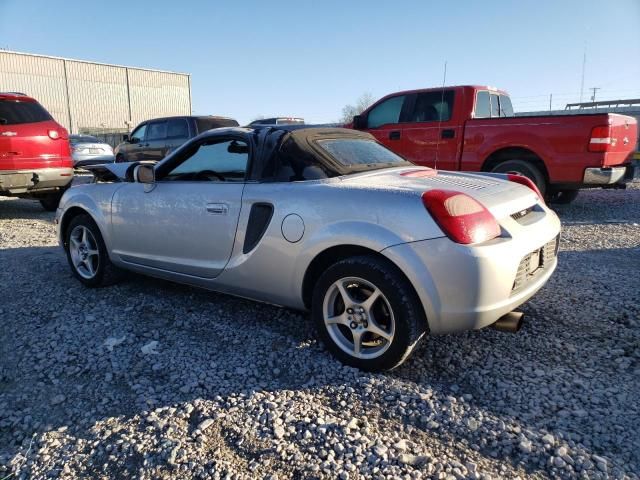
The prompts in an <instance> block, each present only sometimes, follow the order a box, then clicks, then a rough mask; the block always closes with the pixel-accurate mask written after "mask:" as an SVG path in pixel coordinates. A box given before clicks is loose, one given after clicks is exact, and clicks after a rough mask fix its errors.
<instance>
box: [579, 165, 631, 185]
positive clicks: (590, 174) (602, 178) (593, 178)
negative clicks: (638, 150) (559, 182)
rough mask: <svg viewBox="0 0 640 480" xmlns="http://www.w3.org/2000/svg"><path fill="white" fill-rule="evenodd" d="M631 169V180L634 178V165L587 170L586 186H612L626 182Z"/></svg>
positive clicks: (585, 175)
mask: <svg viewBox="0 0 640 480" xmlns="http://www.w3.org/2000/svg"><path fill="white" fill-rule="evenodd" d="M629 169H630V170H631V178H633V165H625V166H621V167H605V168H597V167H595V168H586V169H585V171H584V178H583V182H584V184H585V185H612V184H614V183H618V182H620V181H622V180H624V179H625V178H626V177H627V176H628V175H629V173H628V170H629Z"/></svg>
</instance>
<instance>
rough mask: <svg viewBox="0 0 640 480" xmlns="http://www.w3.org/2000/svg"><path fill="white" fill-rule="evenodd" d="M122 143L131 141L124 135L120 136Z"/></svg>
mask: <svg viewBox="0 0 640 480" xmlns="http://www.w3.org/2000/svg"><path fill="white" fill-rule="evenodd" d="M122 141H123V142H130V141H131V140H130V139H129V135H128V134H126V133H125V134H124V135H122Z"/></svg>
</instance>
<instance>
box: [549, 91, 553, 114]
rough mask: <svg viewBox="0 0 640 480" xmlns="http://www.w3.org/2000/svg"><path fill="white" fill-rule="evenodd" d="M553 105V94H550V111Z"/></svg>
mask: <svg viewBox="0 0 640 480" xmlns="http://www.w3.org/2000/svg"><path fill="white" fill-rule="evenodd" d="M552 103H553V93H550V94H549V111H551V104H552Z"/></svg>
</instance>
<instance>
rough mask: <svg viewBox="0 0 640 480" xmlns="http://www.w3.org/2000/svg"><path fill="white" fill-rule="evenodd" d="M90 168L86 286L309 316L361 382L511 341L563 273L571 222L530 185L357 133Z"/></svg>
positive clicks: (303, 130)
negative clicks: (444, 341) (422, 351)
mask: <svg viewBox="0 0 640 480" xmlns="http://www.w3.org/2000/svg"><path fill="white" fill-rule="evenodd" d="M89 168H90V169H91V170H92V172H93V174H94V177H95V178H94V182H93V183H91V184H86V185H79V186H76V187H73V188H71V189H69V190H68V191H67V192H66V193H65V194H64V196H63V198H62V200H61V202H60V206H59V209H58V212H57V215H56V222H57V224H58V231H59V237H60V242H61V244H62V245H63V246H64V249H65V251H66V253H67V257H68V260H69V265H70V266H71V269H72V271H73V273H74V275H75V276H76V277H77V278H78V279H79V280H80V281H81V282H82V283H83V284H85V285H86V286H88V287H96V286H100V285H104V284H107V283H110V282H113V281H114V280H115V279H116V278H118V276H119V275H121V274H122V271H123V270H132V271H135V272H139V273H143V274H147V275H152V276H155V277H160V278H164V279H168V280H171V281H175V282H180V283H186V284H190V285H194V286H198V287H203V288H207V289H211V290H216V291H219V292H225V293H229V294H233V295H239V296H242V297H247V298H251V299H254V300H258V301H263V302H268V303H272V304H276V305H282V306H286V307H290V308H294V309H301V310H310V311H311V313H312V317H313V322H314V324H315V326H316V327H317V332H318V336H319V337H320V339H322V340H323V341H324V342H325V344H326V345H327V347H328V348H329V349H330V351H331V352H332V353H333V354H334V355H335V356H336V357H338V358H339V359H340V360H341V361H343V362H344V363H347V364H349V365H352V366H356V367H358V368H362V369H366V370H388V369H392V368H394V367H396V366H398V365H400V364H401V363H402V362H403V361H404V360H405V359H406V358H407V357H408V356H409V354H410V353H411V351H412V350H413V349H414V348H415V347H416V345H417V344H418V343H419V342H420V340H421V339H422V338H423V337H424V336H425V334H427V333H429V334H433V335H435V334H444V333H450V332H458V331H463V330H469V329H479V328H483V327H486V326H489V325H493V326H495V327H496V328H498V329H502V330H510V331H516V330H517V329H518V327H519V325H520V323H521V314H518V313H515V312H513V310H514V309H515V308H516V307H518V306H519V305H521V304H522V303H524V302H525V301H527V300H528V299H529V298H530V297H531V296H532V295H534V294H535V293H536V292H537V291H538V289H540V287H542V286H543V285H544V283H545V282H546V281H547V280H548V278H549V276H550V275H551V274H552V272H553V270H554V269H555V267H556V263H557V260H556V255H557V248H558V235H559V232H560V222H559V221H558V218H557V217H556V215H555V214H554V213H553V212H552V211H551V210H549V209H548V208H547V207H546V206H545V204H544V202H543V200H542V198H541V196H540V193H539V192H538V191H537V189H536V187H535V186H534V185H533V184H532V183H531V182H530V181H529V180H528V179H526V178H525V177H521V176H518V175H506V174H490V173H487V174H467V173H453V172H443V171H436V170H432V169H429V168H424V167H417V166H415V165H413V164H411V163H409V162H407V161H405V160H404V159H402V158H401V157H399V156H398V155H396V154H394V153H392V152H391V151H389V150H387V149H386V148H385V147H383V146H382V145H380V144H379V143H377V142H376V141H375V139H374V138H373V137H372V136H371V135H369V134H367V133H362V132H357V131H353V130H345V129H339V128H311V127H305V126H257V127H255V128H220V129H215V130H209V131H207V132H205V133H203V134H201V135H199V136H198V137H195V138H194V139H192V140H190V141H189V142H187V143H185V144H184V145H183V146H182V147H180V148H179V149H177V150H176V151H174V152H173V153H172V154H171V155H169V156H168V157H166V158H165V159H164V160H162V161H161V162H159V163H157V164H144V163H119V164H107V165H99V166H94V167H89Z"/></svg>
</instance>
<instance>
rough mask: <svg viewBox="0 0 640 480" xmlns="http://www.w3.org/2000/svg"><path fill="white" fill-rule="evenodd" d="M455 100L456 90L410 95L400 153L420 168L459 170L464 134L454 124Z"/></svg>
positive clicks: (457, 124) (460, 126)
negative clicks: (420, 166) (421, 166)
mask: <svg viewBox="0 0 640 480" xmlns="http://www.w3.org/2000/svg"><path fill="white" fill-rule="evenodd" d="M454 100H455V98H454V91H453V90H444V91H442V90H440V91H430V92H422V93H417V94H413V95H409V96H408V98H407V100H406V105H405V111H406V117H405V123H403V128H402V143H403V146H402V152H399V153H401V154H402V155H403V156H404V157H405V158H406V159H407V160H410V161H411V162H413V163H415V164H417V165H423V166H426V167H431V168H438V169H440V170H457V169H458V158H459V150H460V147H461V141H462V138H461V137H462V133H463V130H462V125H460V124H459V122H458V121H456V120H454V115H453V105H454Z"/></svg>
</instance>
